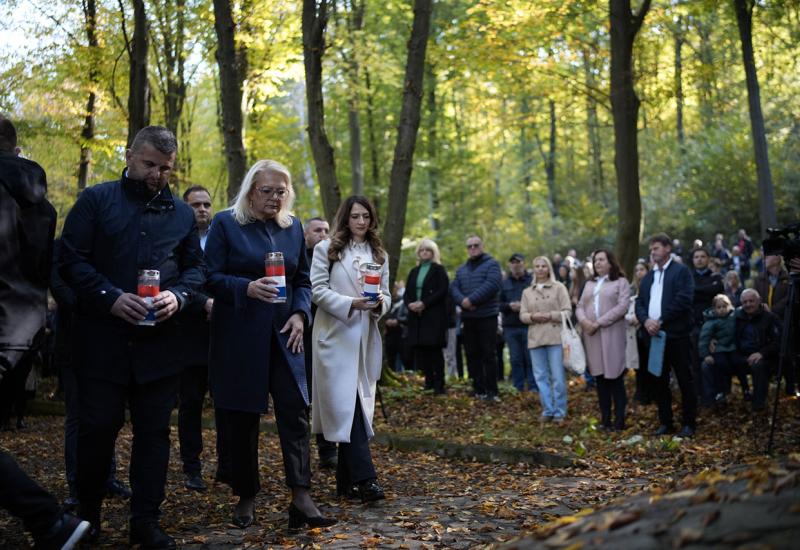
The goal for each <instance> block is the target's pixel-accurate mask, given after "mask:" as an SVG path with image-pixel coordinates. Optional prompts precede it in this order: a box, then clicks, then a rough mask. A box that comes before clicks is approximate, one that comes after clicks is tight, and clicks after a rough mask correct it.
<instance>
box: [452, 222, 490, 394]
mask: <svg viewBox="0 0 800 550" xmlns="http://www.w3.org/2000/svg"><path fill="white" fill-rule="evenodd" d="M467 256H468V259H467V261H466V263H464V264H463V265H461V266H460V267H459V268H458V270H457V271H456V277H455V279H454V280H453V284H452V285H451V286H450V294H451V295H452V297H453V300H454V301H455V303H456V304H458V305H459V306H461V319H462V322H463V328H462V335H463V339H464V348H465V351H466V354H467V370H468V371H469V375H470V378H472V387H473V389H474V392H475V396H476V397H478V398H479V399H483V400H486V401H488V402H499V401H500V398H499V397H498V396H497V357H496V355H495V345H496V339H497V314H498V312H499V309H500V307H499V294H500V288H501V282H502V273H501V271H500V264H499V263H498V262H497V260H495V259H494V258H493V257H492V256H490V255H489V254H487V253H485V252H484V251H483V240H482V239H481V238H480V237H478V236H477V235H473V236H471V237H470V238H468V239H467Z"/></svg>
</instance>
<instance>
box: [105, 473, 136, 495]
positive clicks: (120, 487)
mask: <svg viewBox="0 0 800 550" xmlns="http://www.w3.org/2000/svg"><path fill="white" fill-rule="evenodd" d="M106 490H107V491H108V496H111V497H121V498H131V490H130V489H128V488H127V487H125V484H124V483H122V482H121V481H120V480H118V479H117V478H114V479H112V480H111V481H109V482H108V485H106Z"/></svg>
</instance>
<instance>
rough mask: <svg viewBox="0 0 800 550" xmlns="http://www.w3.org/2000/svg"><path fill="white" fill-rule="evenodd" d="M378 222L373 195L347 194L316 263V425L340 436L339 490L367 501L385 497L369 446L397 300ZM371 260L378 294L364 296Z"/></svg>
mask: <svg viewBox="0 0 800 550" xmlns="http://www.w3.org/2000/svg"><path fill="white" fill-rule="evenodd" d="M377 227H378V219H377V216H376V214H375V209H374V207H373V206H372V204H370V202H369V200H367V199H366V198H364V197H361V196H352V197H349V198H347V199H346V200H345V201H344V203H343V204H342V206H341V207H340V208H339V211H338V212H337V213H336V219H335V220H334V232H333V235H332V237H331V239H330V240H326V241H322V242H321V243H319V244H318V245H317V246H316V248H315V249H314V259H313V261H312V264H311V287H312V289H311V299H312V301H313V302H314V303H315V304H316V305H317V313H316V317H315V318H314V331H313V336H312V338H313V342H314V349H313V356H312V357H313V377H312V388H311V394H312V396H311V401H312V403H313V409H312V416H311V418H312V419H311V431H312V432H314V433H321V434H323V435H324V436H325V439H326V440H327V441H334V442H338V443H339V460H338V465H337V470H336V491H337V493H338V494H339V495H341V496H346V497H348V498H360V499H361V500H362V502H371V501H375V500H380V499H382V498H384V493H383V489H381V487H380V485H378V482H377V474H376V473H375V467H374V465H373V464H372V455H371V453H370V450H369V439H370V438H371V437H372V436H373V435H374V432H373V430H372V418H373V415H374V413H375V391H376V385H377V383H378V379H379V378H380V376H381V363H382V353H383V345H382V342H381V334H380V331H379V330H378V319H379V318H380V317H381V316H382V315H384V314H386V313H387V312H388V310H389V307H390V305H391V299H390V295H389V260H388V257H387V255H386V251H385V250H384V249H383V245H382V244H381V240H380V238H379V237H378V230H377ZM368 263H375V264H380V265H381V266H382V268H381V282H380V293H379V294H378V298H377V300H373V301H370V299H369V298H367V297H365V296H364V283H363V281H364V269H365V265H366V264H368Z"/></svg>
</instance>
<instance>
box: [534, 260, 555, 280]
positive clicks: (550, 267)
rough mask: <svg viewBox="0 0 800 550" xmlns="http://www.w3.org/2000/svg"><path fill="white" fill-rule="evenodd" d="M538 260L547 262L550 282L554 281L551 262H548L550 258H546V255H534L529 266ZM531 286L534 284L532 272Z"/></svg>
mask: <svg viewBox="0 0 800 550" xmlns="http://www.w3.org/2000/svg"><path fill="white" fill-rule="evenodd" d="M540 260H541V261H543V262H544V263H546V264H547V269H549V270H550V282H551V283H555V282H556V274H555V273H553V264H552V263H551V262H550V258H548V257H547V256H536V257H535V258H534V259H533V261H532V262H531V266H534V265H536V262H538V261H540ZM531 286H536V274H534V276H533V281H532V282H531Z"/></svg>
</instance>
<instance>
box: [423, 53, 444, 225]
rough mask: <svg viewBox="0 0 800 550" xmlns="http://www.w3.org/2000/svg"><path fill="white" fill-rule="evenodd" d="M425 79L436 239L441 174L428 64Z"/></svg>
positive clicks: (433, 86) (433, 83)
mask: <svg viewBox="0 0 800 550" xmlns="http://www.w3.org/2000/svg"><path fill="white" fill-rule="evenodd" d="M425 78H426V79H427V81H428V84H427V88H428V101H427V111H428V123H427V127H428V155H427V156H428V205H429V208H430V215H429V219H430V225H431V230H432V231H433V232H434V237H436V234H437V233H438V231H439V177H440V176H441V174H440V170H439V164H438V162H437V156H438V155H437V153H438V148H439V143H438V139H437V138H438V136H437V133H436V119H437V117H438V111H437V110H436V73H435V72H434V70H433V65H431V64H430V63H428V64H427V65H426V66H425Z"/></svg>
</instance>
